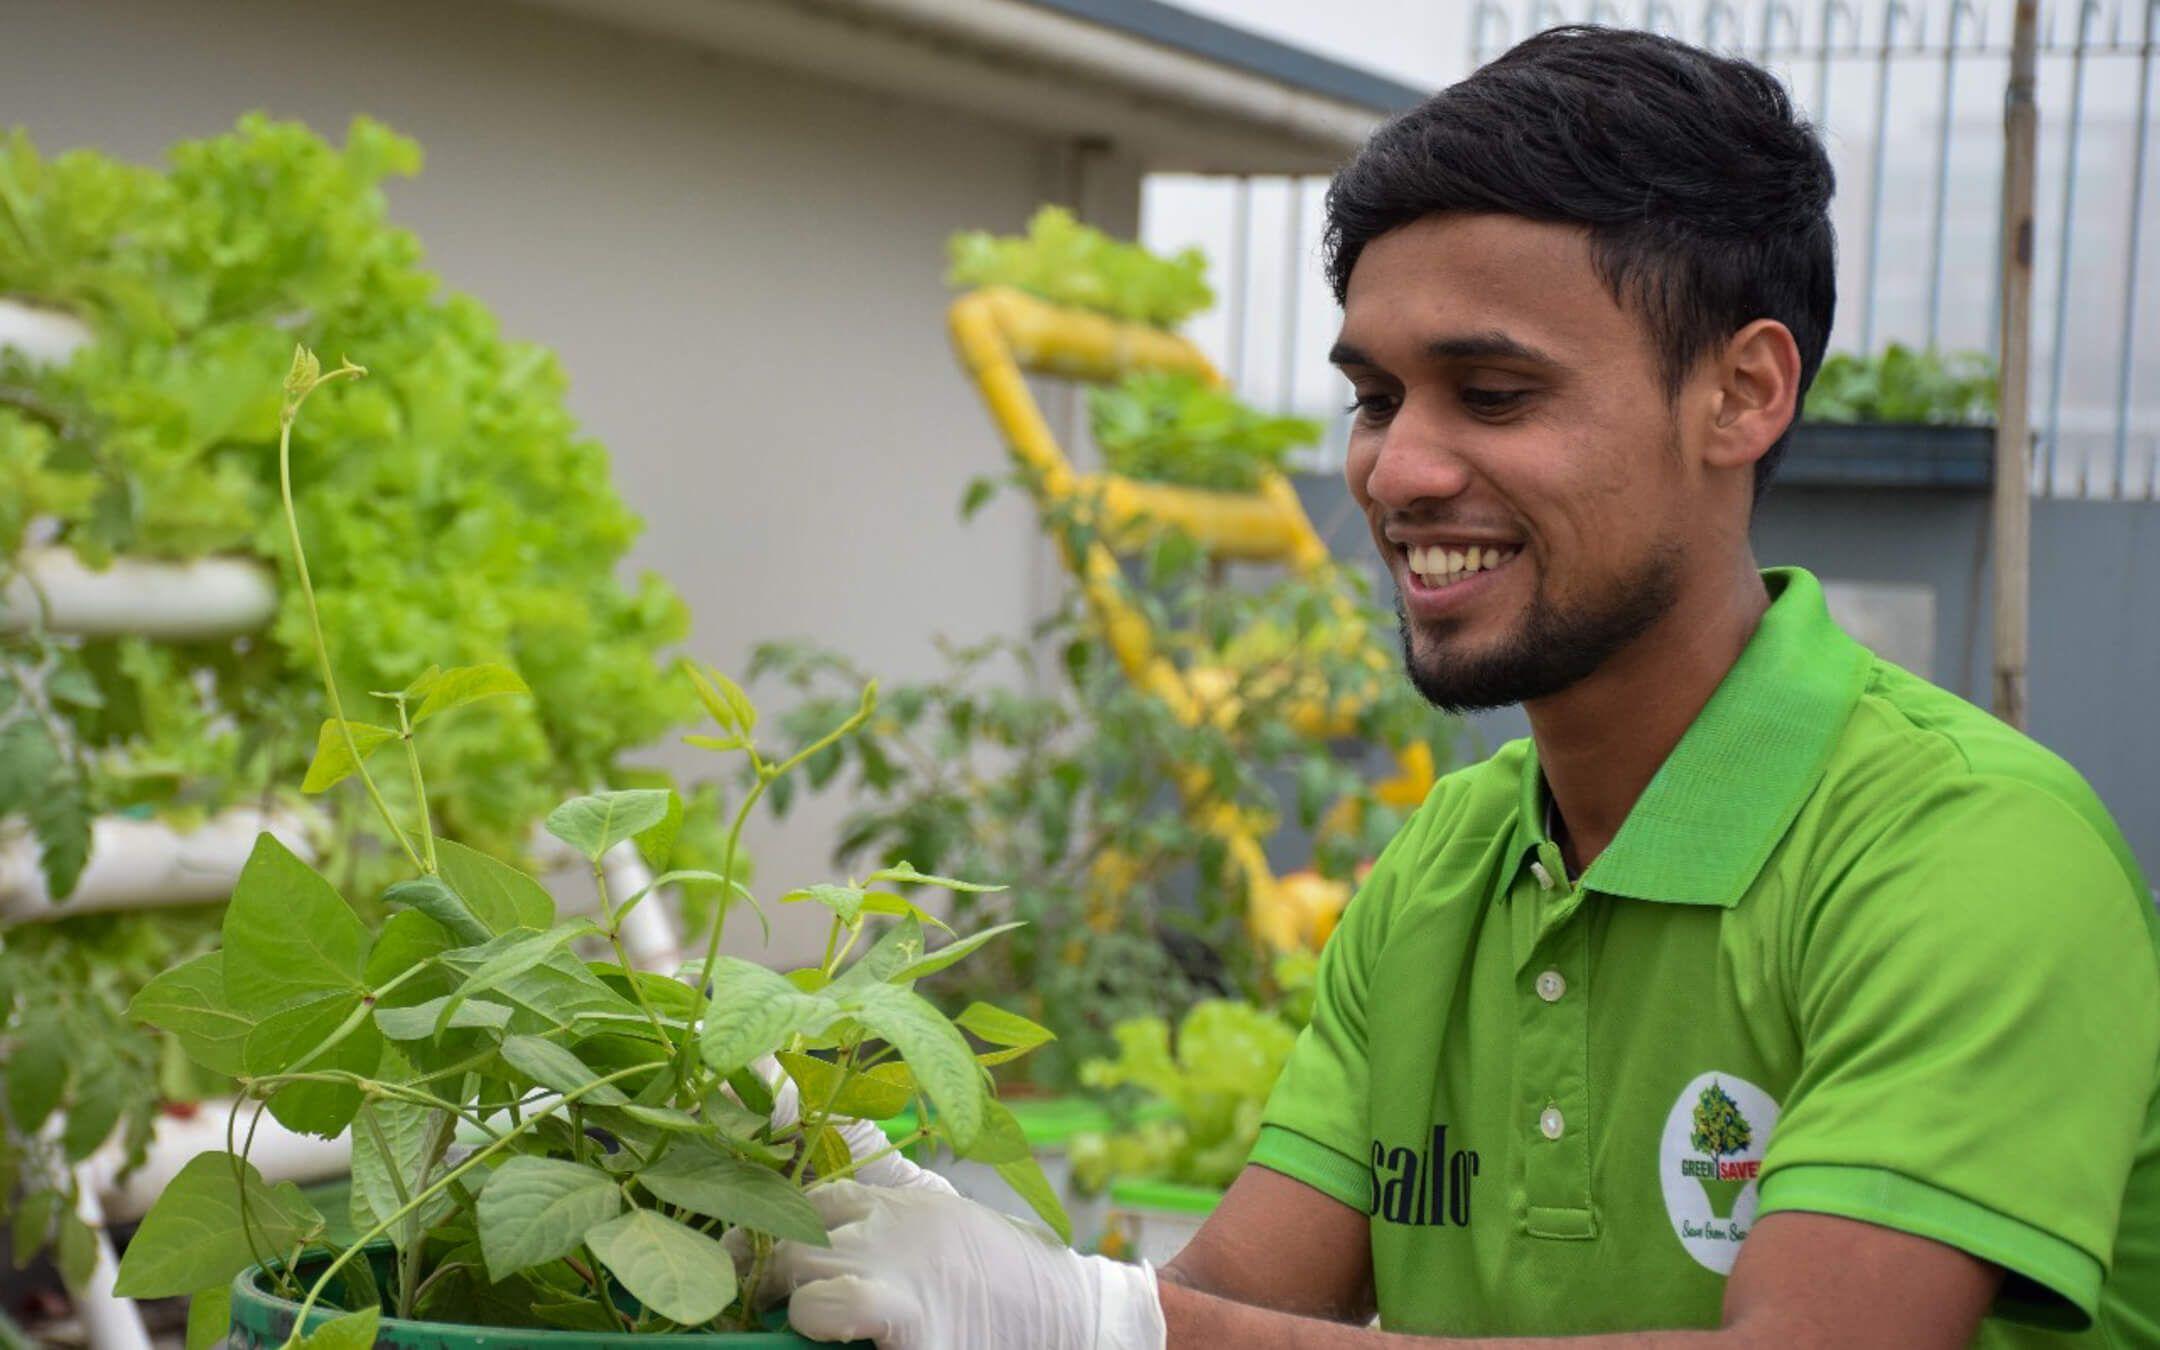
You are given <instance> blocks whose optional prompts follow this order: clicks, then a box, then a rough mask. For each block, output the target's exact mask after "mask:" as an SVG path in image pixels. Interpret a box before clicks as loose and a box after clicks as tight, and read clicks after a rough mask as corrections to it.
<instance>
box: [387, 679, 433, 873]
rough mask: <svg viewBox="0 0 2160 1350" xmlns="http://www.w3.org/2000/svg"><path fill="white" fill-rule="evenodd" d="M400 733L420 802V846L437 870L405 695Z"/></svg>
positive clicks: (430, 821)
mask: <svg viewBox="0 0 2160 1350" xmlns="http://www.w3.org/2000/svg"><path fill="white" fill-rule="evenodd" d="M397 721H398V733H399V735H401V736H402V737H403V738H404V740H405V762H406V763H407V764H408V765H410V766H411V768H412V790H413V800H414V801H416V802H418V803H419V804H420V846H421V847H422V848H424V849H426V850H427V863H426V866H427V870H428V871H430V872H433V871H436V870H437V868H436V863H435V822H434V820H433V819H432V818H430V817H429V815H428V804H427V786H426V784H424V783H422V782H421V781H420V745H419V742H417V741H415V740H414V739H413V730H412V717H411V714H410V713H408V712H407V711H406V708H405V696H404V695H403V694H399V695H398V697H397Z"/></svg>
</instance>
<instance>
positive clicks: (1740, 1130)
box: [1658, 1073, 1778, 1275]
mask: <svg viewBox="0 0 2160 1350" xmlns="http://www.w3.org/2000/svg"><path fill="white" fill-rule="evenodd" d="M1777 1117H1778V1104H1777V1103H1776V1102H1775V1101H1772V1100H1771V1098H1770V1094H1769V1093H1767V1092H1764V1091H1763V1090H1762V1089H1761V1088H1759V1087H1756V1086H1755V1085H1754V1084H1753V1083H1750V1082H1748V1081H1747V1080H1746V1079H1744V1078H1737V1077H1734V1076H1733V1075H1732V1074H1729V1073H1706V1074H1703V1075H1702V1076H1701V1077H1699V1078H1697V1079H1696V1080H1695V1081H1694V1082H1692V1083H1689V1084H1688V1085H1687V1087H1686V1088H1684V1089H1682V1091H1681V1093H1680V1100H1678V1101H1676V1102H1674V1103H1673V1108H1672V1113H1671V1114H1670V1115H1668V1116H1666V1117H1665V1134H1664V1137H1663V1139H1662V1140H1661V1141H1660V1143H1659V1145H1658V1184H1659V1185H1660V1186H1661V1187H1662V1188H1663V1189H1664V1192H1665V1212H1666V1213H1667V1214H1668V1215H1670V1216H1671V1218H1672V1225H1673V1235H1674V1236H1675V1237H1677V1238H1679V1239H1680V1245H1681V1246H1683V1247H1685V1248H1687V1252H1688V1255H1689V1256H1692V1257H1694V1258H1695V1259H1696V1260H1697V1261H1699V1262H1701V1263H1702V1264H1703V1265H1704V1266H1707V1267H1708V1268H1710V1269H1711V1270H1714V1271H1716V1272H1717V1273H1718V1274H1720V1275H1730V1274H1731V1273H1732V1268H1733V1262H1734V1261H1735V1260H1737V1259H1738V1258H1739V1256H1740V1243H1741V1241H1742V1239H1744V1238H1746V1237H1747V1234H1748V1229H1749V1228H1751V1227H1753V1226H1754V1223H1755V1203H1756V1181H1757V1178H1758V1176H1759V1175H1760V1173H1761V1172H1762V1157H1763V1150H1764V1149H1765V1148H1766V1147H1767V1146H1768V1145H1769V1143H1770V1130H1771V1128H1772V1127H1773V1126H1775V1125H1776V1124H1777Z"/></svg>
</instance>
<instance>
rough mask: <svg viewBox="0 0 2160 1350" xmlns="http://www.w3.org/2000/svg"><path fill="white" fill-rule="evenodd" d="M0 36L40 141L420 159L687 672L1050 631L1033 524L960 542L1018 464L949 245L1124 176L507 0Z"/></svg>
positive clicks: (37, 27) (36, 16) (19, 2)
mask: <svg viewBox="0 0 2160 1350" xmlns="http://www.w3.org/2000/svg"><path fill="white" fill-rule="evenodd" d="M0 33H4V36H0V126H9V125H13V126H21V127H23V128H25V129H26V130H27V131H28V132H29V133H30V135H31V136H32V138H33V139H34V140H35V141H36V143H37V144H38V145H39V147H40V148H41V149H43V150H45V151H47V152H57V151H59V150H62V149H65V148H69V147H74V146H94V147H97V148H100V149H103V150H105V151H108V152H110V153H114V154H117V155H121V156H124V157H128V158H132V159H136V160H140V161H144V162H152V161H155V160H157V159H159V158H160V157H161V156H162V154H163V152H164V150H165V148H166V147H167V146H168V145H169V144H171V143H172V142H173V141H176V140H180V139H185V138H192V137H200V136H206V135H211V134H214V133H217V132H219V131H222V130H224V129H226V128H228V127H230V126H231V125H232V123H233V121H234V119H235V118H236V117H238V116H239V115H240V114H241V113H244V112H247V111H249V110H251V109H256V108H261V109H265V110H267V111H269V112H271V113H273V114H275V115H277V116H281V117H290V118H299V119H302V120H304V121H306V122H308V123H310V124H311V125H313V126H314V127H316V128H317V129H318V130H320V131H322V132H324V133H326V134H330V135H333V136H341V135H342V133H343V130H344V127H345V125H346V123H347V122H348V121H349V120H350V119H351V118H352V116H353V115H354V114H356V113H367V114H370V115H373V116H376V117H379V118H381V119H383V120H385V121H387V122H389V123H390V124H391V125H392V126H394V127H396V128H397V129H399V130H400V131H403V132H405V133H407V134H409V135H412V136H414V137H416V138H418V139H419V140H420V142H421V143H422V144H423V145H424V146H425V147H426V149H427V153H428V165H427V171H426V172H425V173H424V174H423V175H422V176H421V177H420V178H419V179H418V180H416V181H413V182H409V183H403V184H396V185H393V186H392V188H391V191H390V195H391V204H392V211H393V215H394V217H395V218H396V219H397V220H398V221H399V222H400V223H402V224H404V225H406V226H408V227H410V228H412V229H413V230H414V231H416V232H417V233H418V235H419V236H420V238H421V240H422V241H423V243H424V244H425V245H426V246H427V249H428V252H429V258H430V262H431V264H432V265H433V267H434V268H435V270H437V271H438V272H439V273H440V274H441V275H442V276H443V278H444V279H445V281H446V282H447V284H448V285H449V286H450V287H452V288H454V289H457V290H462V291H467V292H470V293H472V294H474V295H477V296H478V297H480V298H481V299H482V300H484V301H486V302H487V303H488V304H489V305H491V306H492V307H493V308H494V309H495V311H496V312H497V313H498V314H499V315H500V316H501V318H502V321H503V325H504V328H505V330H506V331H507V332H509V333H511V334H513V335H515V336H517V337H521V338H527V339H532V340H536V341H539V342H542V343H545V344H546V345H548V346H550V347H552V348H554V349H555V350H556V351H557V352H559V353H560V354H561V356H562V359H563V363H564V366H565V368H566V369H567V370H568V371H569V373H570V377H571V380H572V394H571V402H572V405H573V407H574V409H575V411H576V412H577V413H578V415H579V416H580V417H581V418H582V419H583V420H584V422H585V424H586V426H587V427H588V429H589V430H590V431H591V432H593V433H594V434H595V435H597V436H598V437H599V438H600V439H601V440H602V441H603V442H604V443H605V444H606V445H607V446H609V448H610V449H611V451H612V452H613V455H614V460H615V468H616V476H617V482H618V485H619V488H620V490H621V491H622V493H623V495H624V496H625V497H626V498H627V499H628V500H629V502H630V504H631V505H632V506H633V507H635V508H636V509H637V510H638V511H639V512H641V513H642V514H643V515H644V517H645V519H646V522H647V533H646V535H645V537H644V539H643V540H642V541H641V543H640V544H639V545H638V548H637V551H636V554H635V558H634V561H635V562H636V563H637V564H639V565H642V566H649V567H652V568H655V569H657V570H658V571H660V572H661V573H662V574H664V575H665V576H667V577H668V578H669V579H670V580H671V581H673V582H674V583H675V585H676V586H677V587H678V588H680V589H681V590H682V591H683V593H684V594H685V596H686V597H687V598H688V599H689V601H690V603H691V607H692V609H693V611H694V612H695V615H696V623H697V631H696V636H695V640H694V643H693V650H694V651H695V652H696V653H697V654H698V655H699V656H701V657H702V658H704V659H706V660H709V661H711V662H714V663H716V664H718V665H720V666H721V667H722V668H724V669H725V668H738V667H739V666H740V665H741V663H742V661H743V658H744V656H745V655H746V653H747V651H748V649H749V647H750V645H751V644H752V643H753V642H754V641H757V640H760V639H763V638H768V637H779V636H815V637H818V638H821V639H824V640H826V641H828V642H830V643H832V644H834V645H836V646H839V647H841V648H843V649H845V650H847V651H849V652H850V653H852V654H853V655H855V656H856V657H858V658H859V659H861V660H863V661H864V662H865V663H867V664H868V665H870V666H871V668H873V669H875V670H877V671H879V672H881V673H883V674H884V675H885V676H886V677H887V678H888V679H892V678H907V677H911V676H919V675H922V674H925V673H927V672H928V671H929V670H931V669H933V668H934V666H935V659H934V656H933V654H932V649H931V646H930V643H929V633H930V632H931V631H942V632H945V633H948V634H951V635H953V636H954V637H957V638H962V639H966V638H971V637H977V636H981V635H985V634H989V633H1020V632H1025V631H1026V629H1027V626H1028V623H1029V622H1030V620H1031V618H1032V617H1033V616H1034V615H1035V614H1036V613H1037V612H1038V606H1039V603H1040V596H1041V594H1042V593H1043V590H1044V578H1043V577H1042V576H1041V575H1040V572H1041V567H1040V563H1039V557H1038V552H1037V548H1036V545H1035V535H1034V530H1033V521H1032V518H1031V516H1030V514H1029V513H1028V512H1027V511H1026V510H1025V509H1024V508H1023V507H1022V506H1021V505H1020V504H1019V503H1018V502H1017V501H1015V502H1011V503H1000V504H998V505H994V506H993V507H991V508H990V509H989V510H987V511H985V512H984V513H983V515H982V516H980V517H978V518H977V519H976V521H975V523H974V524H973V525H972V526H971V527H969V528H968V529H967V530H965V531H960V530H957V529H955V528H954V525H953V520H954V508H955V505H956V503H957V502H958V499H959V497H960V494H961V492H962V489H963V487H964V485H965V483H966V482H967V480H968V478H969V477H970V476H972V475H974V474H976V473H980V472H984V471H994V470H996V469H998V468H999V467H1001V466H1002V465H1003V463H1004V454H1003V451H1002V449H1001V447H1000V446H999V444H998V441H997V438H996V436H995V434H994V433H993V431H992V428H991V426H990V423H989V420H988V418H987V417H986V416H985V415H984V414H983V412H982V409H981V408H980V406H979V405H978V404H977V402H976V400H975V398H974V396H973V395H972V393H971V391H970V389H969V388H968V386H967V384H966V383H965V381H964V380H963V379H962V378H961V375H960V373H959V370H958V367H957V365H956V364H955V362H954V360H953V358H952V355H951V352H950V350H949V348H948V346H947V343H946V340H945V333H944V305H945V300H946V295H945V291H944V287H943V283H942V274H943V271H944V240H945V237H946V236H947V234H949V233H950V232H951V231H953V230H956V229H960V228H970V227H985V226H987V227H991V228H997V229H1006V230H1009V229H1014V228H1016V227H1018V226H1019V225H1020V224H1021V223H1022V222H1023V221H1024V220H1025V218H1026V216H1027V214H1028V213H1029V211H1030V210H1031V209H1032V208H1033V207H1034V205H1035V204H1036V203H1038V202H1039V201H1041V200H1044V199H1045V198H1059V199H1067V200H1074V199H1077V200H1079V201H1080V202H1081V203H1082V205H1083V207H1084V210H1085V211H1086V213H1087V214H1088V215H1089V216H1090V217H1091V218H1093V219H1094V220H1096V221H1097V222H1098V223H1100V224H1102V225H1104V226H1106V227H1107V228H1111V229H1114V230H1118V231H1121V232H1125V233H1131V232H1132V231H1133V230H1134V229H1135V228H1136V224H1137V215H1138V210H1139V171H1138V167H1137V166H1136V165H1134V164H1131V163H1129V162H1126V161H1123V160H1121V159H1119V158H1117V157H1115V156H1113V155H1110V154H1107V153H1104V152H1101V151H1095V152H1091V153H1089V154H1088V155H1086V156H1085V157H1076V156H1074V155H1072V154H1070V153H1069V152H1068V151H1067V150H1066V149H1065V148H1064V147H1062V146H1060V145H1058V144H1056V143H1054V142H1053V141H1051V140H1049V139H1047V138H1043V137H1039V136H1036V135H1033V134H1024V133H1021V132H1018V131H1015V130H1011V129H1008V128H1006V127H1003V126H1001V125H997V124H993V123H991V122H989V121H986V120H984V119H980V118H971V117H968V116H964V115H960V114H953V113H947V112H942V111H937V110H933V109H931V108H928V107H925V106H920V105H915V104H911V103H907V102H904V101H900V100H896V99H893V98H889V97H880V96H873V95H870V94H865V93H860V92H857V91H854V90H850V89H848V88H844V87H841V86H838V85H830V84H821V83H818V82H816V81H813V80H809V79H805V78H801V77H798V76H794V75H787V74H781V73H777V72H774V71H771V70H767V69H762V68H759V67H755V66H752V65H748V64H743V63H738V62H733V61H730V60H727V59H722V58H719V57H715V56H713V55H711V54H709V53H702V52H696V51H691V50H686V49H684V48H681V47H678V46H674V45H671V44H669V43H667V42H664V41H660V40H657V39H648V38H642V37H637V36H632V35H627V34H624V33H620V32H617V31H614V30H612V29H609V28H606V27H602V26H598V25H595V24H591V23H587V22H583V21H580V20H577V19H573V18H566V17H562V16H559V15H556V14H553V13H550V12H547V11H544V10H540V9H536V8H533V7H528V6H523V5H498V4H487V3H479V2H477V0H473V2H471V3H460V4H440V3H429V2H428V0H373V2H372V3H369V4H366V5H358V6H342V7H331V6H323V5H295V4H290V3H285V2H284V0H275V2H273V0H105V2H104V3H99V4H95V5H92V4H84V3H80V0H7V4H6V5H5V21H4V24H0ZM354 355H355V356H356V357H361V358H364V354H363V353H354ZM695 753H696V752H690V751H679V752H676V753H675V754H671V755H670V756H668V757H669V758H677V759H678V760H679V762H689V763H695V762H696V761H681V760H680V757H682V756H688V755H692V754H695ZM837 809H838V808H837V803H831V804H827V803H817V804H813V806H812V807H811V808H810V809H808V810H805V811H802V812H800V814H799V816H798V817H797V818H796V819H794V820H791V821H790V822H789V823H788V824H787V826H785V827H784V828H776V827H774V826H773V825H772V824H771V823H770V822H769V821H766V820H762V819H761V820H760V821H759V822H758V823H757V824H756V825H755V826H754V827H753V829H754V834H753V835H752V839H751V842H752V846H753V849H754V851H755V853H756V855H757V857H758V858H759V860H760V863H761V866H762V877H763V881H764V883H765V888H766V889H767V891H768V893H771V891H772V889H773V888H775V887H791V886H795V885H800V884H803V883H805V882H808V881H812V880H817V879H821V878H822V877H823V876H824V875H825V874H826V867H827V863H826V856H825V855H826V850H827V847H828V844H829V841H830V839H831V837H832V821H833V819H834V817H835V816H836V815H837ZM808 908H810V907H808V906H802V907H795V906H790V907H788V911H787V914H786V915H784V916H778V917H782V918H783V921H784V920H785V918H789V917H794V916H797V915H800V914H801V913H802V911H803V910H807V909H808ZM748 927H750V926H749V925H736V926H735V929H734V931H736V932H741V931H742V930H743V929H745V928H748ZM791 936H792V937H794V938H797V939H800V938H803V937H804V936H805V935H803V934H792V935H791V934H788V933H785V932H783V935H782V940H781V942H780V943H779V944H777V945H776V949H775V951H774V955H775V956H776V957H786V956H788V955H790V954H800V953H799V950H798V948H799V947H800V946H801V943H800V942H799V941H798V942H796V943H795V944H794V945H790V944H789V938H790V937H791ZM809 940H810V941H814V940H815V936H814V935H811V936H810V937H809Z"/></svg>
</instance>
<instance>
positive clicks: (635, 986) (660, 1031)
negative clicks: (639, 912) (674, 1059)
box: [592, 862, 727, 1045]
mask: <svg viewBox="0 0 2160 1350" xmlns="http://www.w3.org/2000/svg"><path fill="white" fill-rule="evenodd" d="M592 875H593V886H594V887H595V888H596V889H597V890H598V891H599V893H600V913H601V914H602V915H604V916H606V918H607V940H608V945H609V946H610V947H613V948H614V949H615V959H616V960H617V961H619V962H621V963H622V968H623V978H624V979H625V980H628V981H629V982H630V992H631V993H632V994H633V995H635V996H636V998H637V1005H638V1007H640V1008H642V1009H644V1011H645V1020H646V1021H648V1022H650V1023H652V1029H653V1035H655V1036H658V1037H659V1038H660V1044H662V1045H673V1044H674V1043H675V1038H674V1037H672V1036H670V1035H668V1031H667V1025H666V1024H665V1023H664V1022H662V1021H661V1020H660V1014H659V1013H657V1012H655V1011H654V1010H653V1005H652V999H651V998H649V997H647V996H646V993H645V985H644V982H643V981H641V980H639V979H638V969H637V967H636V966H635V965H633V964H631V961H630V953H629V951H628V950H627V949H626V948H625V947H624V946H623V944H622V926H621V924H620V923H618V922H617V918H618V916H617V915H616V913H615V911H614V908H613V907H612V906H611V905H610V904H609V903H608V886H607V871H606V869H605V868H603V867H601V866H600V864H599V863H597V862H595V863H594V864H593V869H592ZM720 908H721V912H722V913H723V914H724V913H726V912H727V903H726V901H725V900H724V899H723V900H722V902H721V907H720Z"/></svg>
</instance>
